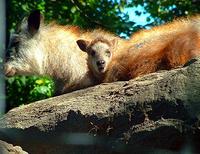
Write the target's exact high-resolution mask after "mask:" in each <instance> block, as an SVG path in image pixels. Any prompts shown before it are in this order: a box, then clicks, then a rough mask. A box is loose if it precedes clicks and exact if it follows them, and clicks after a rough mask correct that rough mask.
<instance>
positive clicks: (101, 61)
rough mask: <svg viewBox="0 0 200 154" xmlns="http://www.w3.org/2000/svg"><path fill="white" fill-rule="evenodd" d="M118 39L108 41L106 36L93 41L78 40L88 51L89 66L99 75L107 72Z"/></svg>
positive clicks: (84, 49)
mask: <svg viewBox="0 0 200 154" xmlns="http://www.w3.org/2000/svg"><path fill="white" fill-rule="evenodd" d="M115 43H116V39H114V40H112V41H108V40H107V39H104V38H101V37H99V38H96V39H94V40H93V41H91V42H90V41H87V40H78V41H77V44H78V46H79V48H80V49H81V50H82V51H84V52H87V54H88V65H89V68H90V69H92V71H93V72H94V73H95V75H97V76H99V75H102V74H104V73H105V72H106V70H107V67H108V64H109V63H110V62H111V59H112V56H113V50H114V46H115Z"/></svg>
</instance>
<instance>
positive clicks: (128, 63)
mask: <svg viewBox="0 0 200 154" xmlns="http://www.w3.org/2000/svg"><path fill="white" fill-rule="evenodd" d="M122 46H123V47H119V48H117V49H116V50H118V51H117V52H116V54H115V56H113V58H112V60H111V63H110V64H109V66H108V68H107V72H106V73H105V76H104V77H103V78H102V80H103V82H113V81H118V80H130V79H132V78H135V77H138V76H142V75H145V74H149V73H152V72H156V71H159V70H170V69H174V68H177V67H179V66H182V65H184V64H185V63H186V62H187V61H188V60H190V59H191V58H193V57H195V56H198V55H200V17H198V16H197V17H194V18H189V19H181V20H176V21H173V22H172V23H168V24H165V25H162V26H158V27H154V28H152V29H151V30H142V31H140V32H138V33H136V34H134V35H133V36H132V37H131V38H130V40H129V42H128V44H127V43H126V44H125V45H123V44H122Z"/></svg>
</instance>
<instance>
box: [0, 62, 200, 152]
mask: <svg viewBox="0 0 200 154" xmlns="http://www.w3.org/2000/svg"><path fill="white" fill-rule="evenodd" d="M199 81H200V59H193V60H191V61H190V62H189V63H187V64H186V65H185V66H184V67H183V68H178V69H175V70H170V71H161V72H158V73H152V74H149V75H146V76H144V77H140V78H136V79H134V80H130V81H125V82H116V83H110V84H101V85H97V86H95V87H91V88H87V89H83V90H79V91H75V92H72V93H69V94H65V95H61V96H58V97H54V98H50V99H46V100H42V101H38V102H34V103H31V104H29V105H24V106H21V107H18V108H15V109H12V110H11V111H9V112H8V113H7V114H5V115H4V116H3V117H2V118H1V119H0V139H2V140H5V141H8V142H9V143H13V144H17V145H20V146H21V147H22V148H23V149H25V150H26V151H28V152H29V153H31V154H54V153H58V154H64V153H131V152H132V153H176V152H177V153H180V152H189V153H193V152H194V153H198V152H200V150H199V148H198V147H199V146H200V140H199V137H200V129H199V128H200V127H199V126H200V124H199V118H200V82H199Z"/></svg>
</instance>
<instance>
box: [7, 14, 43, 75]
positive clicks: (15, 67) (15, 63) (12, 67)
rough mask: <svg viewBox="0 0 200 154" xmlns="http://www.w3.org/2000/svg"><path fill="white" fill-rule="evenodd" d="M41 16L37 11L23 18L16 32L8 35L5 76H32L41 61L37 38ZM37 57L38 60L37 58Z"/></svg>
mask: <svg viewBox="0 0 200 154" xmlns="http://www.w3.org/2000/svg"><path fill="white" fill-rule="evenodd" d="M41 22H42V16H41V14H40V12H39V11H34V12H32V13H31V14H30V15H29V17H28V18H24V19H23V21H22V23H21V25H20V27H19V28H18V30H17V31H16V32H15V33H13V34H11V35H10V41H9V45H8V49H7V53H6V63H5V66H4V67H5V75H6V76H13V75H15V74H20V75H23V74H34V72H36V69H38V68H37V67H39V63H41V62H39V61H40V60H41V58H43V57H42V54H41V51H40V50H42V49H41V47H40V43H39V42H40V40H39V38H38V33H39V28H40V25H41ZM38 57H39V58H38Z"/></svg>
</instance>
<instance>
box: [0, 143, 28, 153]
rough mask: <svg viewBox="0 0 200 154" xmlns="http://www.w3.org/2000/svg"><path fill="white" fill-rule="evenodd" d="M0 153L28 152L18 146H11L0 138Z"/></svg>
mask: <svg viewBox="0 0 200 154" xmlns="http://www.w3.org/2000/svg"><path fill="white" fill-rule="evenodd" d="M0 154H28V153H27V152H25V151H23V150H22V148H21V147H19V146H13V145H12V144H8V143H6V142H4V141H1V140H0Z"/></svg>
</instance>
